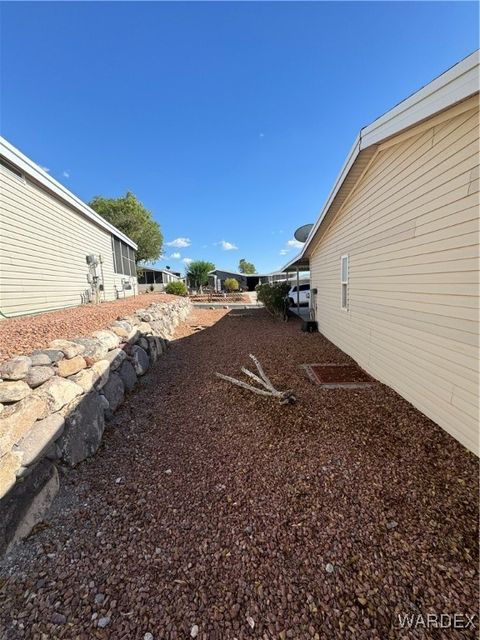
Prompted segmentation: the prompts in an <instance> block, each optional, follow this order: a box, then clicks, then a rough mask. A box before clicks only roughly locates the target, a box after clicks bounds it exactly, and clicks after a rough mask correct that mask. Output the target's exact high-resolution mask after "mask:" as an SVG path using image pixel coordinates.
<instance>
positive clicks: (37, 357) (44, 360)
mask: <svg viewBox="0 0 480 640" xmlns="http://www.w3.org/2000/svg"><path fill="white" fill-rule="evenodd" d="M59 353H61V354H62V358H63V353H62V352H61V351H59ZM30 360H31V361H32V367H42V366H48V365H50V364H52V362H53V360H52V359H51V358H50V356H49V355H48V354H47V353H45V352H41V351H39V352H37V353H32V355H31V356H30Z"/></svg>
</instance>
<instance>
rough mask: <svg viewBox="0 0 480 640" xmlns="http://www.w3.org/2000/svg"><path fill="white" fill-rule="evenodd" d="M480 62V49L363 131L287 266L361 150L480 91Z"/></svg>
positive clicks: (324, 212)
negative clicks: (318, 213)
mask: <svg viewBox="0 0 480 640" xmlns="http://www.w3.org/2000/svg"><path fill="white" fill-rule="evenodd" d="M479 65H480V52H479V51H478V50H477V51H475V52H474V53H472V54H470V55H469V56H468V57H467V58H465V59H464V60H462V61H460V62H459V63H458V64H456V65H455V66H453V67H452V68H451V69H449V70H448V71H446V72H445V73H442V75H441V76H439V77H438V78H435V80H432V82H430V83H429V84H427V85H426V86H425V87H423V88H422V89H420V90H419V91H417V92H415V93H414V94H413V95H412V96H410V97H409V98H407V99H406V100H403V101H402V102H401V103H400V104H398V105H397V106H396V107H394V108H393V109H391V110H390V111H388V112H387V113H385V114H384V115H383V116H380V118H377V120H375V121H374V122H372V124H370V125H368V127H365V128H363V129H362V130H361V131H360V133H359V134H358V136H357V138H356V140H355V143H354V144H353V147H352V149H351V150H350V153H349V154H348V156H347V159H346V160H345V162H344V164H343V166H342V168H341V170H340V173H339V175H338V177H337V179H336V181H335V184H334V186H333V189H332V190H331V192H330V194H329V196H328V198H327V201H326V203H325V205H324V207H323V209H322V211H321V213H320V216H319V218H318V220H317V222H316V223H315V225H314V226H313V228H312V229H311V231H310V233H309V234H308V237H307V240H306V242H305V245H304V247H303V249H302V251H301V252H300V253H299V254H298V255H297V256H296V257H295V258H294V259H293V260H290V262H288V263H287V264H286V265H285V267H283V270H285V269H287V268H289V267H290V266H291V265H292V264H294V263H296V262H298V261H299V260H300V259H301V258H303V257H304V256H305V253H306V251H307V249H308V247H309V245H310V244H311V242H312V240H313V238H314V236H315V234H316V233H317V231H318V228H319V227H320V225H321V224H322V222H323V219H324V218H325V216H326V214H327V212H328V209H329V208H330V206H331V204H332V202H333V200H334V198H335V196H336V195H337V193H338V191H339V189H340V187H341V186H342V184H343V181H344V180H345V178H346V176H347V174H348V172H349V171H350V169H351V167H352V166H353V164H354V162H355V160H356V159H357V156H358V154H359V153H360V151H362V150H363V149H366V148H367V147H371V146H373V145H375V144H379V143H380V142H383V141H384V140H386V139H387V138H390V137H392V136H394V135H396V134H398V133H400V132H401V131H403V130H405V129H407V128H409V127H411V126H412V125H415V124H417V123H419V122H421V121H422V120H425V119H427V118H430V117H432V116H433V115H435V114H436V113H439V112H440V111H443V110H444V109H447V108H448V107H451V106H453V105H454V104H456V103H457V102H461V101H462V100H466V99H467V98H469V97H470V96H472V95H474V94H475V93H477V92H478V91H479Z"/></svg>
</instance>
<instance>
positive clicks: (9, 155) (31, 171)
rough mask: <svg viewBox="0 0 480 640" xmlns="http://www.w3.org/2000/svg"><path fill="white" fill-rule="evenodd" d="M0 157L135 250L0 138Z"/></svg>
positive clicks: (124, 237) (84, 205) (94, 212)
mask: <svg viewBox="0 0 480 640" xmlns="http://www.w3.org/2000/svg"><path fill="white" fill-rule="evenodd" d="M0 155H2V156H3V157H4V158H6V160H8V162H10V163H11V164H12V165H14V166H15V167H17V168H18V169H19V171H21V172H22V173H24V174H25V175H28V176H29V177H31V178H33V179H34V180H35V181H36V182H38V183H39V184H41V185H42V186H44V187H45V188H46V189H48V190H49V191H51V192H52V193H54V194H55V195H56V196H57V197H58V198H60V199H61V200H63V201H64V202H66V203H67V204H68V205H70V206H71V207H73V208H74V209H75V210H76V211H78V212H79V213H81V214H82V215H83V216H85V217H86V218H88V219H89V220H91V221H92V222H94V223H95V224H96V225H98V226H99V227H102V228H103V229H105V230H106V231H109V232H110V233H111V234H112V235H114V236H115V237H117V238H119V239H120V240H123V242H125V243H126V244H128V245H129V246H130V247H132V248H133V249H135V250H136V249H137V248H138V247H137V245H136V244H135V242H133V240H131V239H130V238H129V237H128V236H126V235H125V234H124V233H122V232H121V231H120V230H119V229H117V228H116V227H114V226H113V224H110V223H109V222H107V220H105V218H102V216H100V215H99V214H98V213H97V212H96V211H94V210H93V209H92V208H90V207H89V206H88V205H86V204H85V203H84V202H82V200H80V198H78V197H77V196H76V195H74V194H73V193H72V192H71V191H69V190H68V189H67V188H66V187H64V186H63V185H62V184H60V182H57V180H55V179H54V178H52V176H50V175H49V174H48V173H47V172H46V171H44V170H43V169H42V168H41V167H39V166H38V165H37V164H35V162H33V161H32V160H30V158H27V156H25V155H24V154H23V153H22V152H21V151H19V150H18V149H16V148H15V147H14V146H13V145H12V144H10V143H9V142H8V141H7V140H5V138H2V137H1V136H0Z"/></svg>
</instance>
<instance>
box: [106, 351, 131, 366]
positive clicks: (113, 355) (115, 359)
mask: <svg viewBox="0 0 480 640" xmlns="http://www.w3.org/2000/svg"><path fill="white" fill-rule="evenodd" d="M126 358H127V354H126V353H125V351H124V350H123V349H112V351H109V352H108V353H107V355H106V356H105V360H108V362H109V363H110V371H115V370H116V369H118V368H119V367H121V366H122V362H123V361H124V360H126Z"/></svg>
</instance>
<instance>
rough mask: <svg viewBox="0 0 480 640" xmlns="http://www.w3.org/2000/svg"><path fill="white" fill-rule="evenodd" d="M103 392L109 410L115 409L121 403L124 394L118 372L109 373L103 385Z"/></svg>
mask: <svg viewBox="0 0 480 640" xmlns="http://www.w3.org/2000/svg"><path fill="white" fill-rule="evenodd" d="M102 391H103V394H104V396H105V397H106V399H107V400H108V404H109V406H110V411H111V412H113V411H116V410H117V409H118V407H119V406H120V405H121V404H122V402H123V398H124V395H125V387H124V384H123V380H122V378H121V377H120V376H119V375H118V373H111V374H110V377H109V379H108V382H107V384H106V385H105V386H104V387H103V390H102Z"/></svg>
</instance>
